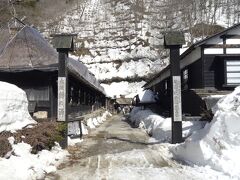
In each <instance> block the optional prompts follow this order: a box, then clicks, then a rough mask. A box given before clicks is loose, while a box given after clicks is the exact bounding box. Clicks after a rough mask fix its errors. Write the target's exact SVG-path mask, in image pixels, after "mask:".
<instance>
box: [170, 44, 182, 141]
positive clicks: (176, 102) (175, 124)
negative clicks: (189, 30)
mask: <svg viewBox="0 0 240 180" xmlns="http://www.w3.org/2000/svg"><path fill="white" fill-rule="evenodd" d="M179 61H180V59H179V47H175V46H173V47H171V48H170V66H171V115H172V143H173V144H175V143H180V142H182V101H181V71H180V63H179Z"/></svg>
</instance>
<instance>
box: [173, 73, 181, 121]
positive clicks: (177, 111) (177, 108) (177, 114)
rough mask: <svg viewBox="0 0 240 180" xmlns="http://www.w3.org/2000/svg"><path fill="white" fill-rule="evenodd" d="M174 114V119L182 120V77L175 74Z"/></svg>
mask: <svg viewBox="0 0 240 180" xmlns="http://www.w3.org/2000/svg"><path fill="white" fill-rule="evenodd" d="M172 81H173V107H174V108H173V116H174V118H173V119H174V121H176V122H177V121H182V106H181V104H182V102H181V101H182V100H181V78H180V76H173V77H172Z"/></svg>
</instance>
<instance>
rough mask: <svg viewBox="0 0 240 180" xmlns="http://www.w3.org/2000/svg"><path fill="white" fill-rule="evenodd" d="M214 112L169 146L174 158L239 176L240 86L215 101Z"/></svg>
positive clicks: (235, 176)
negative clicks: (207, 121)
mask: <svg viewBox="0 0 240 180" xmlns="http://www.w3.org/2000/svg"><path fill="white" fill-rule="evenodd" d="M213 109H214V112H215V115H214V118H213V120H212V121H211V123H209V124H207V125H206V126H205V127H204V129H202V130H199V131H198V132H196V133H193V134H192V136H190V137H189V138H188V139H187V140H186V141H185V142H184V143H182V144H179V145H178V146H176V147H175V148H173V149H172V151H173V153H174V154H175V157H176V158H177V159H181V160H183V161H185V162H188V163H190V164H197V165H201V166H206V165H207V166H210V167H211V168H212V169H215V170H218V171H221V172H224V173H225V174H227V175H229V176H231V177H232V178H235V179H239V178H240V169H239V168H238V167H239V165H240V163H239V162H240V156H239V150H240V87H237V88H236V89H235V91H234V92H233V93H231V94H229V95H227V96H225V97H223V98H222V99H220V100H219V101H218V103H217V104H216V106H215V107H214V108H213Z"/></svg>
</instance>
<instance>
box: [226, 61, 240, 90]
mask: <svg viewBox="0 0 240 180" xmlns="http://www.w3.org/2000/svg"><path fill="white" fill-rule="evenodd" d="M225 68H226V69H225V70H226V71H225V72H226V84H227V85H238V84H240V60H237V61H234V60H227V61H226V64H225Z"/></svg>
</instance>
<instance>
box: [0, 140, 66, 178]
mask: <svg viewBox="0 0 240 180" xmlns="http://www.w3.org/2000/svg"><path fill="white" fill-rule="evenodd" d="M13 141H14V138H13V137H11V138H9V142H10V143H11V144H12V149H13V150H12V155H11V156H10V158H9V159H5V158H0V169H1V173H0V179H11V180H15V179H16V180H27V179H43V178H44V175H45V174H46V173H51V172H55V171H56V166H57V165H59V164H60V163H61V162H62V161H63V160H64V159H65V157H66V156H67V155H68V153H67V151H65V150H62V149H61V148H60V146H59V145H58V144H56V145H55V146H54V147H53V148H52V150H51V151H47V150H42V151H41V152H39V153H38V154H31V153H30V151H31V148H32V147H31V146H30V145H29V144H26V143H23V142H22V143H18V144H13Z"/></svg>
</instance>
